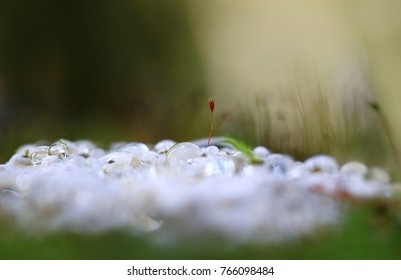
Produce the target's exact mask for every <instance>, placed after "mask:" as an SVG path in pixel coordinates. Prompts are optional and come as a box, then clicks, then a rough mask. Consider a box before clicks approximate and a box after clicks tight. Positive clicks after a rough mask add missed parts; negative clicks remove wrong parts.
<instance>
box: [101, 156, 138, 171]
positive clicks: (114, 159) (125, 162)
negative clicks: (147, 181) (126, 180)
mask: <svg viewBox="0 0 401 280" xmlns="http://www.w3.org/2000/svg"><path fill="white" fill-rule="evenodd" d="M131 160H132V154H131V153H128V152H112V153H110V154H107V155H105V156H103V157H101V158H100V159H99V161H100V162H102V163H103V171H104V172H105V173H109V172H113V171H121V170H123V169H124V168H126V167H128V166H129V165H130V162H131Z"/></svg>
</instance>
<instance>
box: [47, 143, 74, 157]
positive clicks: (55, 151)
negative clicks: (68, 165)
mask: <svg viewBox="0 0 401 280" xmlns="http://www.w3.org/2000/svg"><path fill="white" fill-rule="evenodd" d="M49 155H51V156H57V157H58V158H59V159H64V158H66V157H68V155H69V152H68V147H67V145H66V144H64V143H60V142H57V143H54V144H53V145H51V146H50V147H49Z"/></svg>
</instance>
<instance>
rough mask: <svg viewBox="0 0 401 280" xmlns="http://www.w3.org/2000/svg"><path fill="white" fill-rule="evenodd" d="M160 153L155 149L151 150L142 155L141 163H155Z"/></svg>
mask: <svg viewBox="0 0 401 280" xmlns="http://www.w3.org/2000/svg"><path fill="white" fill-rule="evenodd" d="M157 157H158V154H157V153H156V152H153V151H149V152H147V153H145V154H143V155H142V156H141V164H142V165H151V164H154V163H155V162H156V160H157Z"/></svg>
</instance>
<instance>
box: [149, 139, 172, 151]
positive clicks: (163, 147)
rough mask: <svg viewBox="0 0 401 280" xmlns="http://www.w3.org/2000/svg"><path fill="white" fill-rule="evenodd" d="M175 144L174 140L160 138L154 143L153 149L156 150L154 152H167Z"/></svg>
mask: <svg viewBox="0 0 401 280" xmlns="http://www.w3.org/2000/svg"><path fill="white" fill-rule="evenodd" d="M175 144H176V142H174V141H173V140H169V139H166V140H162V141H159V142H158V143H156V145H155V147H154V150H155V151H156V153H159V154H164V153H167V151H168V150H169V149H170V148H171V147H172V146H174V145H175Z"/></svg>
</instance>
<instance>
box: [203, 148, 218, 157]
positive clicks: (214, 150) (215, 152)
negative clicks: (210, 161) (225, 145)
mask: <svg viewBox="0 0 401 280" xmlns="http://www.w3.org/2000/svg"><path fill="white" fill-rule="evenodd" d="M219 152H220V150H219V148H218V147H216V146H209V147H207V148H206V153H205V154H206V156H208V157H217V156H218V155H219Z"/></svg>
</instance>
